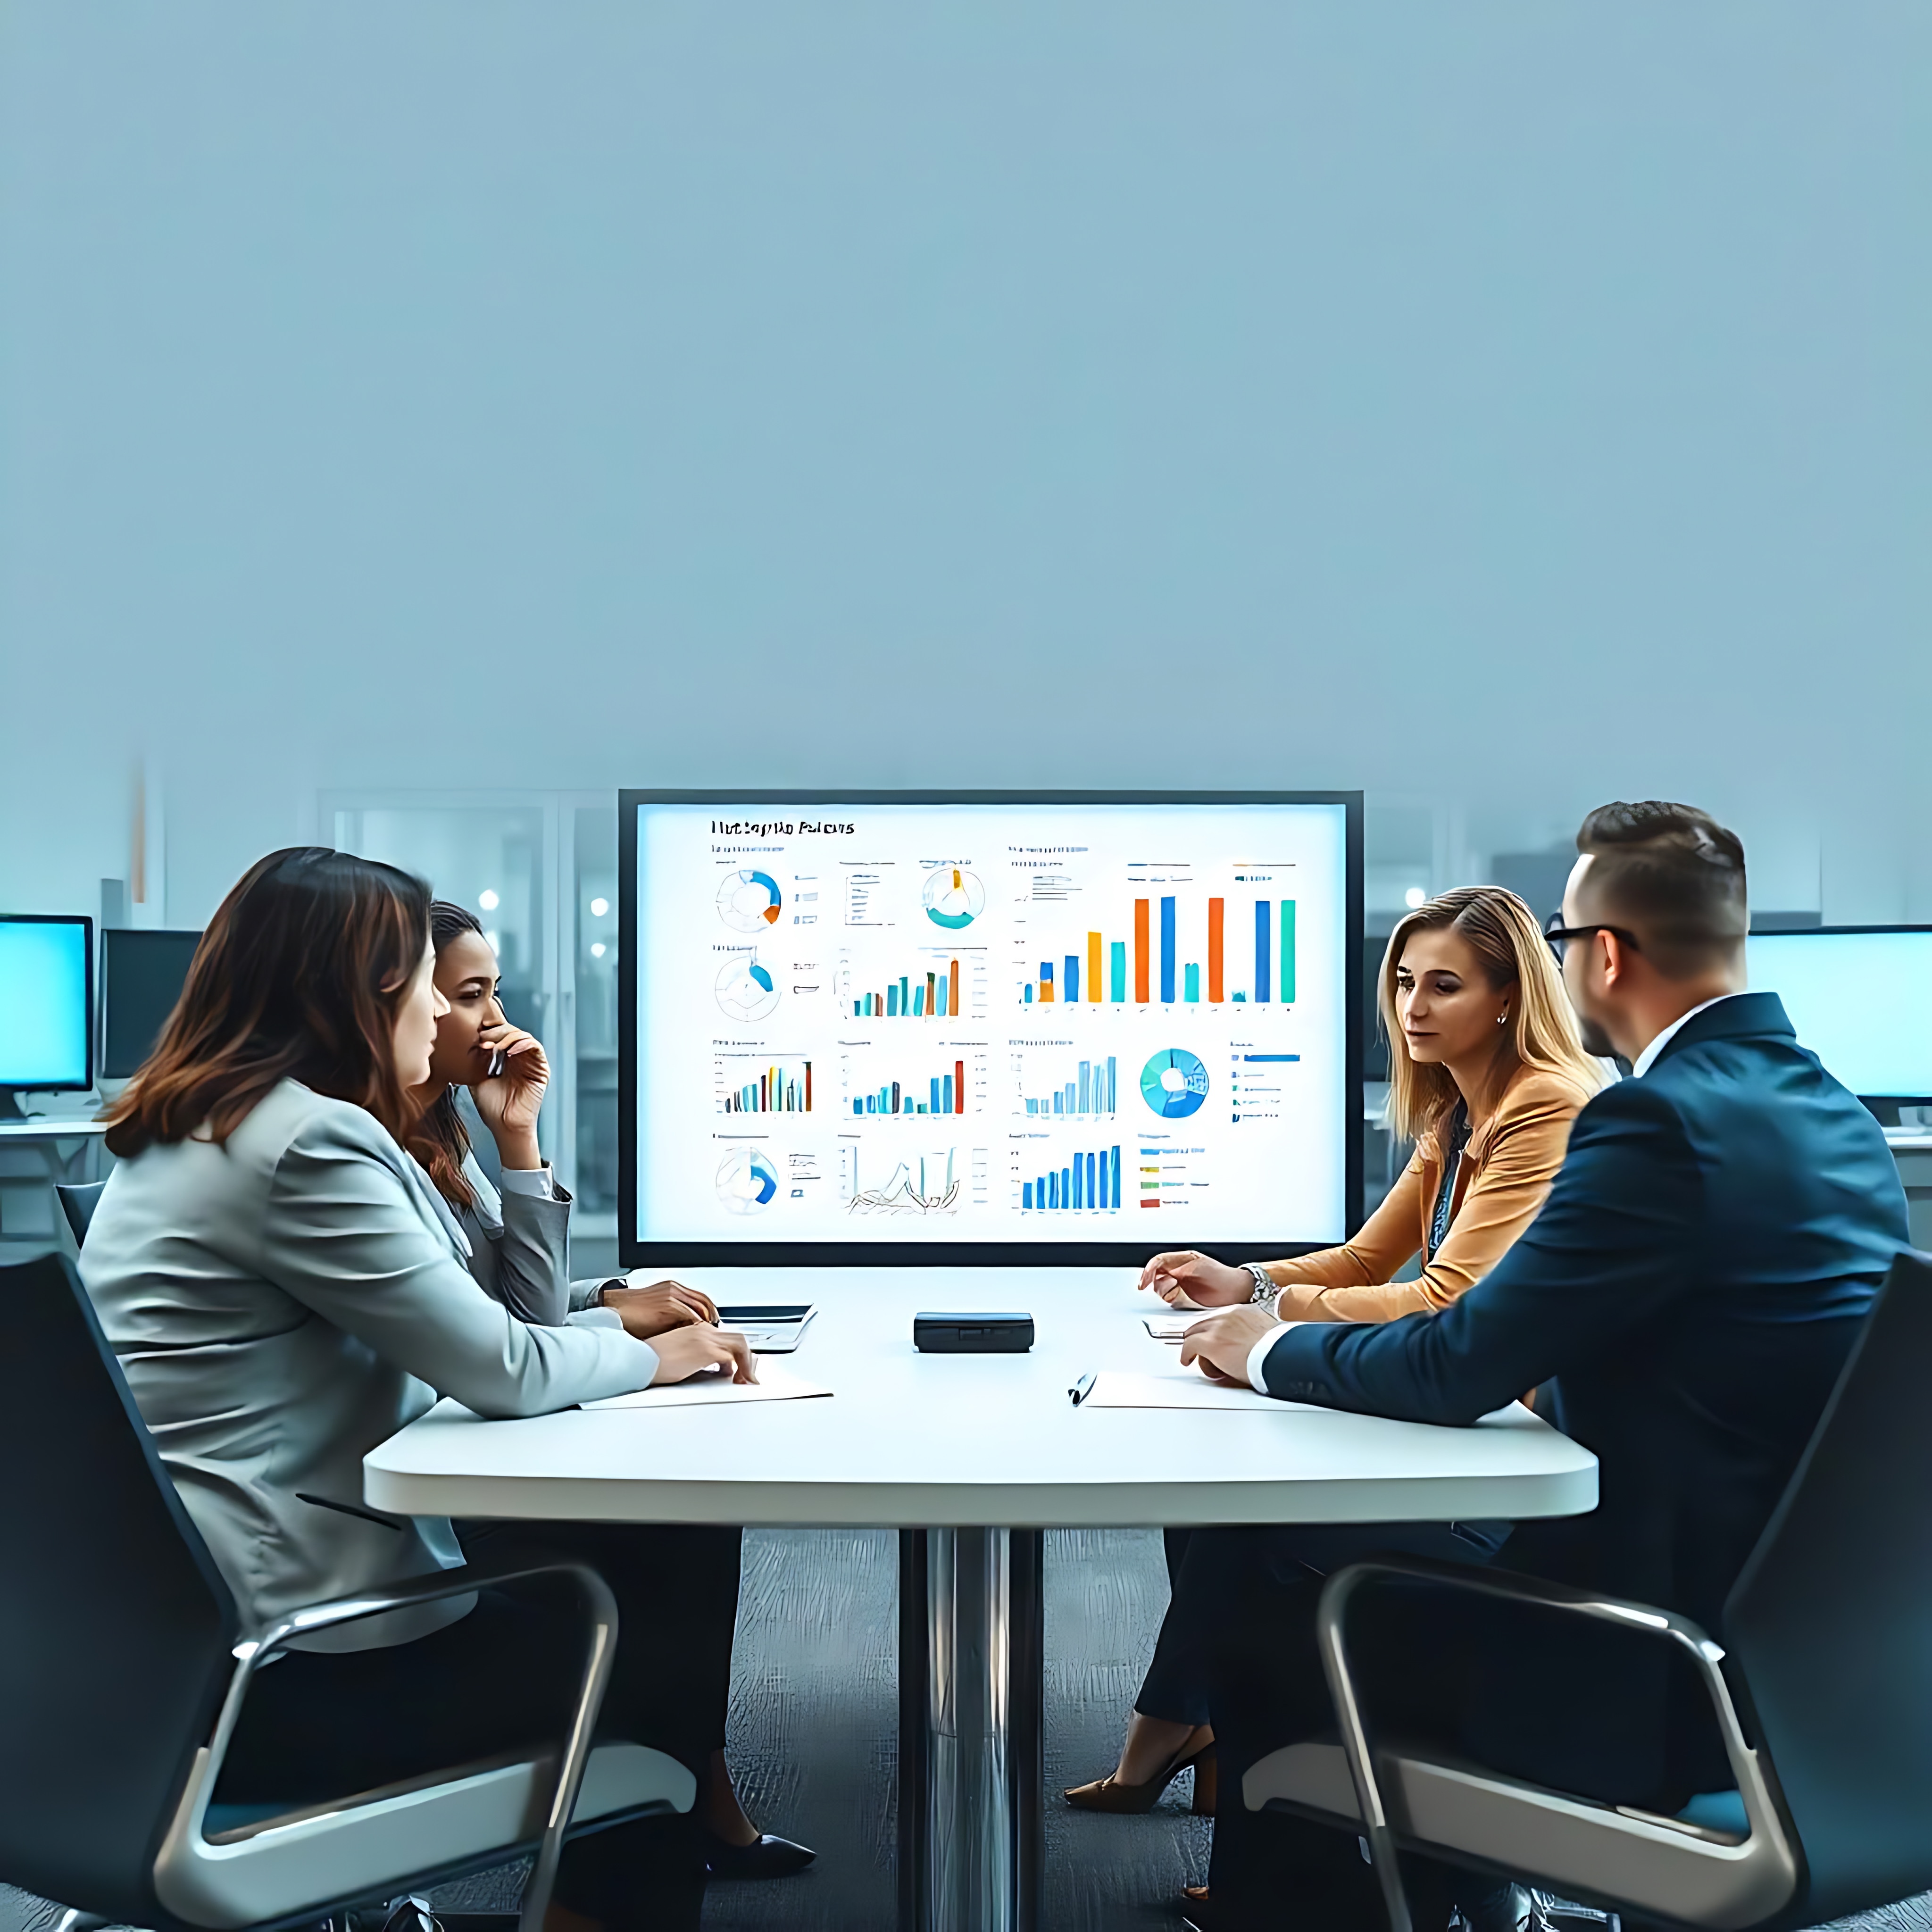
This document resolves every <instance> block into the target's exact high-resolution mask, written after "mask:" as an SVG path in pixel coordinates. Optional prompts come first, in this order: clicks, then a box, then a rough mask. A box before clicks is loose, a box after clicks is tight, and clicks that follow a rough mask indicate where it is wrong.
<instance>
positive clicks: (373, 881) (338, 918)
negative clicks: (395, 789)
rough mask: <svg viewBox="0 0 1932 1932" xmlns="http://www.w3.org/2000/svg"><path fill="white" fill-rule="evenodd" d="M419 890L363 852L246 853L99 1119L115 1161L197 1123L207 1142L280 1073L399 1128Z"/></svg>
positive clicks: (416, 958)
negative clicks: (170, 1002) (400, 1070)
mask: <svg viewBox="0 0 1932 1932" xmlns="http://www.w3.org/2000/svg"><path fill="white" fill-rule="evenodd" d="M429 904H430V900H429V888H428V886H425V884H424V883H422V880H419V879H413V878H411V877H410V875H409V874H407V872H400V871H397V870H396V868H395V867H394V866H393V865H379V864H378V863H377V862H376V861H375V860H374V859H358V858H356V857H354V856H352V855H351V854H350V853H347V852H332V851H331V850H329V849H328V847H326V846H320V845H292V846H290V847H287V848H286V849H285V850H282V851H280V852H271V853H269V856H267V857H266V859H257V861H256V862H255V863H254V865H251V866H250V867H249V868H248V871H246V872H245V873H244V874H242V877H241V879H240V880H239V882H238V883H237V884H236V886H235V887H234V889H233V890H232V891H231V892H229V895H228V896H227V897H226V898H225V899H223V901H222V902H221V905H220V909H219V910H217V912H216V913H215V915H214V918H213V919H211V921H210V922H209V923H208V930H207V931H206V932H204V933H203V934H202V936H201V944H200V945H199V947H196V949H195V955H194V960H193V964H192V965H190V967H189V968H188V974H187V985H186V986H184V987H183V988H182V989H181V998H180V1000H179V1001H178V1002H177V1003H176V1004H175V1010H174V1012H173V1013H172V1014H171V1015H170V1016H169V1019H168V1023H167V1025H166V1027H165V1028H163V1030H162V1034H161V1037H160V1042H159V1043H158V1044H157V1046H156V1047H155V1049H154V1052H152V1053H151V1055H149V1056H148V1060H147V1061H146V1063H145V1064H144V1065H143V1066H142V1069H141V1070H140V1072H139V1073H137V1074H136V1075H135V1076H134V1078H133V1079H132V1080H131V1081H130V1082H129V1083H128V1085H127V1088H126V1089H125V1091H124V1092H123V1093H122V1094H121V1097H120V1098H119V1099H118V1100H116V1101H115V1103H113V1106H110V1108H109V1109H107V1112H106V1113H105V1115H103V1117H102V1118H104V1120H105V1121H107V1145H108V1148H109V1149H110V1151H112V1152H113V1153H114V1154H117V1155H118V1156H119V1157H121V1159H122V1160H127V1159H129V1158H130V1157H132V1156H133V1155H135V1154H139V1153H140V1152H141V1151H142V1150H143V1149H144V1148H148V1147H151V1146H152V1145H154V1143H156V1142H160V1143H161V1144H163V1145H168V1144H169V1143H171V1142H175V1141H180V1140H184V1139H187V1136H189V1135H190V1134H192V1133H196V1131H197V1130H199V1129H200V1128H201V1127H203V1126H204V1125H205V1127H207V1129H208V1132H209V1134H210V1135H211V1137H212V1138H213V1139H214V1141H215V1142H216V1143H217V1145H220V1143H222V1142H225V1141H226V1139H227V1138H228V1136H229V1135H230V1134H232V1133H233V1132H234V1131H235V1130H236V1128H237V1127H239V1126H240V1125H241V1124H242V1121H245V1119H247V1118H248V1115H249V1112H251V1109H253V1108H254V1105H255V1103H257V1101H258V1100H260V1099H261V1098H262V1097H263V1095H264V1094H266V1093H268V1091H269V1089H270V1088H272V1087H274V1086H275V1085H276V1083H277V1082H279V1081H283V1080H299V1081H300V1082H302V1085H304V1086H305V1087H308V1088H313V1089H314V1091H316V1092H317V1093H318V1094H328V1095H329V1097H331V1098H332V1099H334V1100H349V1101H353V1103H355V1104H356V1106H359V1107H366V1108H367V1109H368V1110H369V1112H371V1113H372V1114H373V1115H375V1117H376V1118H377V1120H379V1121H381V1122H382V1124H383V1126H384V1127H386V1128H388V1129H389V1132H390V1133H392V1134H394V1135H395V1136H397V1138H398V1139H401V1136H403V1135H404V1133H407V1131H408V1130H409V1126H410V1117H411V1115H412V1113H413V1107H412V1106H411V1104H410V1099H409V1096H408V1094H407V1091H405V1090H404V1087H403V1085H402V1082H401V1081H400V1080H399V1079H398V1078H397V1075H396V1062H395V1045H394V1042H395V1023H396V1016H397V1013H398V1010H399V1009H400V1008H401V1004H402V1000H403V995H404V992H405V991H406V990H407V988H408V986H409V983H410V979H411V977H413V974H415V972H416V968H417V967H418V966H419V965H420V964H421V962H422V956H423V953H424V951H425V949H426V948H427V947H428V944H429Z"/></svg>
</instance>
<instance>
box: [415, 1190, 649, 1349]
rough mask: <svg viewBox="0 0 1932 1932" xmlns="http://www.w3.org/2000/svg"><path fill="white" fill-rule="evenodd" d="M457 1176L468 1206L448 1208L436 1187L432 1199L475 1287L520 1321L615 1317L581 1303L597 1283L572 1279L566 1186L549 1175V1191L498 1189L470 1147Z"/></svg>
mask: <svg viewBox="0 0 1932 1932" xmlns="http://www.w3.org/2000/svg"><path fill="white" fill-rule="evenodd" d="M423 1178H424V1179H425V1181H428V1178H429V1177H428V1175H427V1174H425V1175H424V1177H423ZM463 1179H464V1180H465V1181H468V1182H469V1191H470V1193H472V1194H473V1195H474V1196H475V1197H476V1200H475V1206H473V1207H470V1208H457V1207H453V1206H452V1205H450V1204H449V1202H446V1201H444V1200H443V1197H442V1196H441V1195H440V1194H438V1195H437V1205H438V1206H439V1207H440V1208H442V1210H443V1218H444V1220H445V1221H446V1223H448V1225H449V1228H450V1229H451V1231H452V1232H453V1233H454V1234H455V1236H456V1237H457V1241H458V1247H459V1248H460V1250H461V1252H462V1253H463V1258H464V1260H465V1262H466V1264H467V1265H468V1267H469V1272H470V1273H471V1274H472V1275H473V1276H474V1277H475V1280H476V1285H477V1286H478V1288H480V1289H482V1291H483V1292H484V1294H485V1295H487V1296H488V1297H489V1298H490V1300H491V1301H500V1302H501V1303H502V1304H503V1306H504V1307H505V1308H507V1309H508V1310H509V1311H510V1313H511V1314H512V1315H514V1316H516V1318H517V1320H518V1321H520V1322H540V1323H541V1324H542V1325H544V1327H545V1328H556V1327H558V1326H559V1325H562V1324H563V1323H565V1322H570V1321H571V1311H572V1310H581V1311H583V1313H582V1316H581V1319H580V1321H579V1322H577V1323H575V1324H574V1325H577V1326H581V1325H583V1323H585V1322H589V1323H596V1324H600V1325H602V1324H610V1323H614V1322H616V1321H617V1317H616V1315H615V1314H614V1313H609V1312H607V1311H605V1310H591V1309H587V1308H586V1304H587V1303H588V1301H589V1298H590V1296H591V1295H592V1294H593V1293H594V1292H595V1291H596V1289H598V1287H599V1286H601V1283H598V1282H594V1281H583V1282H578V1283H576V1284H575V1285H574V1286H573V1285H572V1283H571V1279H570V1205H571V1198H570V1195H569V1193H568V1190H565V1189H564V1188H562V1187H559V1186H557V1185H556V1183H555V1182H554V1181H552V1182H550V1193H549V1194H548V1195H547V1196H541V1195H535V1194H525V1193H520V1192H518V1191H517V1190H516V1189H514V1188H511V1187H505V1189H503V1190H502V1192H501V1193H499V1192H498V1191H497V1190H496V1187H495V1186H494V1185H493V1184H492V1183H491V1181H490V1178H489V1176H488V1175H486V1174H485V1173H484V1172H483V1169H482V1168H481V1166H480V1165H479V1164H478V1161H477V1159H476V1157H475V1155H474V1154H467V1155H466V1156H465V1157H463ZM431 1192H432V1193H434V1192H435V1188H434V1183H431ZM619 1325H620V1326H621V1324H619Z"/></svg>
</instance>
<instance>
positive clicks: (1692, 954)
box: [1577, 799, 1751, 980]
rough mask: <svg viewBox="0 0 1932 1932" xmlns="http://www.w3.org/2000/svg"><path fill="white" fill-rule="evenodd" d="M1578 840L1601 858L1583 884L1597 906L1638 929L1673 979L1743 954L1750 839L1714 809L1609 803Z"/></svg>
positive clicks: (1647, 951) (1649, 953)
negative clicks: (1724, 823) (1727, 825)
mask: <svg viewBox="0 0 1932 1932" xmlns="http://www.w3.org/2000/svg"><path fill="white" fill-rule="evenodd" d="M1577 850H1578V851H1579V852H1587V853H1589V854H1590V856H1591V858H1592V860H1593V861H1594V862H1593V863H1592V865H1591V867H1590V869H1589V871H1588V872H1586V874H1584V878H1583V897H1584V898H1585V900H1586V902H1587V903H1588V904H1589V907H1590V908H1591V910H1592V913H1595V914H1596V915H1598V916H1601V917H1602V918H1604V919H1607V920H1608V921H1609V922H1611V923H1613V924H1615V925H1618V926H1628V927H1629V928H1630V929H1631V930H1632V931H1633V932H1635V933H1636V935H1637V942H1638V944H1639V945H1640V947H1641V948H1642V950H1643V954H1644V956H1645V957H1646V959H1649V962H1651V964H1652V965H1653V966H1655V968H1657V970H1658V971H1659V972H1660V973H1661V974H1663V975H1664V977H1665V978H1666V979H1670V980H1688V979H1691V978H1693V977H1695V976H1696V975H1697V974H1700V973H1704V972H1708V971H1711V970H1712V968H1715V967H1721V966H1728V965H1732V964H1733V963H1734V962H1736V958H1737V953H1738V948H1739V947H1741V946H1742V945H1743V944H1744V943H1745V935H1746V933H1748V932H1749V931H1750V930H1751V913H1750V909H1749V906H1748V902H1747V900H1746V898H1745V848H1744V845H1743V842H1742V841H1741V840H1740V839H1739V837H1738V835H1737V834H1736V832H1727V830H1726V829H1724V826H1721V825H1720V824H1719V823H1718V821H1717V820H1715V818H1713V817H1712V816H1711V815H1710V814H1709V812H1706V811H1699V810H1698V809H1697V807H1696V806H1695V805H1667V804H1664V802H1661V801H1660V800H1658V799H1645V800H1643V802H1640V803H1639V804H1635V805H1626V804H1623V803H1622V802H1619V803H1618V804H1616V805H1599V806H1598V808H1596V810H1595V811H1593V812H1592V813H1591V814H1590V815H1589V817H1587V818H1586V819H1585V820H1584V821H1583V828H1582V829H1581V830H1580V831H1579V832H1578V833H1577Z"/></svg>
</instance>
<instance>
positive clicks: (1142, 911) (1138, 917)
mask: <svg viewBox="0 0 1932 1932" xmlns="http://www.w3.org/2000/svg"><path fill="white" fill-rule="evenodd" d="M1134 998H1135V1000H1136V1001H1137V1002H1138V1003H1139V1004H1140V1005H1142V1006H1143V1007H1144V1006H1146V1005H1147V1004H1148V901H1146V900H1145V899H1136V900H1135V901H1134Z"/></svg>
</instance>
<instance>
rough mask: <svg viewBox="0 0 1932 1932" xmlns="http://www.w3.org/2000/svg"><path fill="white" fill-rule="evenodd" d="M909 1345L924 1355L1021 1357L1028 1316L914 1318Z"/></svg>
mask: <svg viewBox="0 0 1932 1932" xmlns="http://www.w3.org/2000/svg"><path fill="white" fill-rule="evenodd" d="M912 1345H913V1347H914V1348H915V1349H918V1350H919V1352H920V1354H922V1355H1025V1353H1026V1352H1027V1351H1028V1349H1031V1347H1032V1346H1033V1317H1032V1316H1031V1315H915V1316H913V1318H912Z"/></svg>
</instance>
